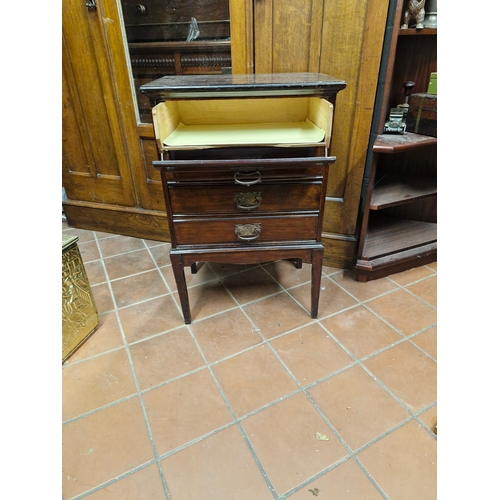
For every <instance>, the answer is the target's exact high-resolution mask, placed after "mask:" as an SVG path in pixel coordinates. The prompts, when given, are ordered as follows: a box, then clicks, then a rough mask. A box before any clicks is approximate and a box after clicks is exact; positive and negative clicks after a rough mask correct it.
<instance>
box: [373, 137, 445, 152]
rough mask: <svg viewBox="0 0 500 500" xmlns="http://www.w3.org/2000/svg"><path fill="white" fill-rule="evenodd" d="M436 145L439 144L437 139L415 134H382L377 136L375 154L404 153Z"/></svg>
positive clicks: (374, 144) (374, 146) (374, 147)
mask: <svg viewBox="0 0 500 500" xmlns="http://www.w3.org/2000/svg"><path fill="white" fill-rule="evenodd" d="M435 144H437V138H436V137H430V136H428V135H421V134H414V133H413V132H407V133H406V134H404V135H401V134H381V135H378V136H377V138H376V139H375V142H374V143H373V152H374V153H385V154H393V153H401V152H403V151H411V150H414V149H420V148H427V147H429V146H433V145H435Z"/></svg>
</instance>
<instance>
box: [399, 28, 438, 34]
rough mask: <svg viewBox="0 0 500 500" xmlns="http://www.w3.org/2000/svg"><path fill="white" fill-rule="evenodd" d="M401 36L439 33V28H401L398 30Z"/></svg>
mask: <svg viewBox="0 0 500 500" xmlns="http://www.w3.org/2000/svg"><path fill="white" fill-rule="evenodd" d="M398 35H399V36H422V35H437V28H423V29H420V30H417V29H416V28H408V29H406V30H402V29H401V28H400V29H399V31H398Z"/></svg>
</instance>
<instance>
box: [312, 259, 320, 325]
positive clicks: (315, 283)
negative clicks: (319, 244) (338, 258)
mask: <svg viewBox="0 0 500 500" xmlns="http://www.w3.org/2000/svg"><path fill="white" fill-rule="evenodd" d="M311 264H312V269H311V318H313V319H315V318H317V317H318V304H319V291H320V286H321V271H322V267H323V249H321V250H312V259H311Z"/></svg>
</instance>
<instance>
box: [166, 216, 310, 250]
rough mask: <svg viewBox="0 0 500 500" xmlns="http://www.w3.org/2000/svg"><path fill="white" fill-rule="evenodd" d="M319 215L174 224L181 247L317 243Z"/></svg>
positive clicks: (226, 219)
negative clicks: (315, 241)
mask: <svg viewBox="0 0 500 500" xmlns="http://www.w3.org/2000/svg"><path fill="white" fill-rule="evenodd" d="M318 222H319V217H318V215H314V214H311V215H309V214H308V215H289V216H282V217H273V216H269V217H231V218H217V219H216V218H212V219H211V218H205V217H203V218H199V219H184V220H182V219H181V220H179V219H176V220H174V229H175V238H176V240H177V244H178V245H213V244H235V243H240V244H259V243H271V242H284V241H288V242H290V241H303V240H317V238H319V236H320V235H319V234H318Z"/></svg>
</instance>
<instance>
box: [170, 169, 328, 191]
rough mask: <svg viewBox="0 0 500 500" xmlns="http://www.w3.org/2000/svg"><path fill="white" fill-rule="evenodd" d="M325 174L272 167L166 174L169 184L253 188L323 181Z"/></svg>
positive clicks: (317, 171) (195, 170)
mask: <svg viewBox="0 0 500 500" xmlns="http://www.w3.org/2000/svg"><path fill="white" fill-rule="evenodd" d="M323 173H324V167H323V166H321V165H319V166H310V167H292V166H290V167H289V168H272V167H257V166H248V167H246V166H242V167H240V168H238V167H233V168H224V167H212V168H196V167H191V168H183V169H174V168H171V169H168V170H167V171H166V172H165V174H164V175H165V179H166V181H167V183H169V184H173V183H183V182H200V183H203V184H205V185H206V184H207V183H210V182H212V183H219V182H229V183H231V184H237V185H240V186H252V185H254V184H260V183H262V182H279V181H281V180H294V179H298V180H321V179H322V177H323Z"/></svg>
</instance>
